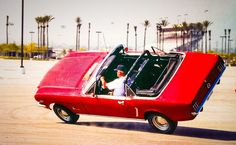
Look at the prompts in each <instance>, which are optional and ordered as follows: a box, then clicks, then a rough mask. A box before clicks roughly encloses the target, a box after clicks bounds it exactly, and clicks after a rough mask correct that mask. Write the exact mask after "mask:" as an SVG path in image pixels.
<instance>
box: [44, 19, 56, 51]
mask: <svg viewBox="0 0 236 145" xmlns="http://www.w3.org/2000/svg"><path fill="white" fill-rule="evenodd" d="M44 19H45V21H46V27H47V48H48V46H49V35H48V27H49V22H51V21H52V20H53V19H54V17H53V16H51V15H46V16H44Z"/></svg>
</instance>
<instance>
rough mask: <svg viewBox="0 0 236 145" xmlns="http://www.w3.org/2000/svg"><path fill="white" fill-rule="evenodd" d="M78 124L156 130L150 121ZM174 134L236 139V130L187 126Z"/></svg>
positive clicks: (178, 128)
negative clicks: (150, 124)
mask: <svg viewBox="0 0 236 145" xmlns="http://www.w3.org/2000/svg"><path fill="white" fill-rule="evenodd" d="M76 125H83V126H98V127H106V128H115V129H124V130H131V131H142V132H149V133H154V132H155V131H154V130H153V129H152V128H151V127H150V126H149V125H148V123H142V122H78V123H77V124H76ZM173 135H177V136H189V137H196V138H205V139H215V140H225V141H234V140H236V132H232V131H224V130H215V129H206V128H195V127H185V126H178V127H177V128H176V130H175V132H174V134H173Z"/></svg>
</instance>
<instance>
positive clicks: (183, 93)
mask: <svg viewBox="0 0 236 145" xmlns="http://www.w3.org/2000/svg"><path fill="white" fill-rule="evenodd" d="M223 64H224V63H223V61H222V59H221V58H220V57H219V56H217V55H213V54H208V55H205V54H202V53H191V52H188V53H186V56H185V58H184V60H183V62H182V64H181V66H180V67H179V69H178V71H177V72H176V74H174V77H173V78H172V80H171V81H170V83H169V84H168V85H167V87H166V89H164V90H163V92H162V93H161V95H160V98H159V99H160V100H168V102H169V103H178V104H186V105H189V106H192V107H193V104H195V102H197V106H196V107H195V108H196V109H194V110H195V111H196V112H199V109H201V108H199V107H200V106H202V105H203V104H204V102H205V101H206V99H207V98H208V97H209V94H210V92H211V91H212V89H213V87H214V86H215V84H216V81H217V80H218V79H219V78H220V76H221V74H222V73H223V68H224V65H223ZM218 68H221V69H218ZM207 84H208V85H210V87H209V88H207V89H202V88H205V86H206V85H207ZM203 90H204V91H203Z"/></svg>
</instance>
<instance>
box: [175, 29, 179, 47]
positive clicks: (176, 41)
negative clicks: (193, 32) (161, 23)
mask: <svg viewBox="0 0 236 145" xmlns="http://www.w3.org/2000/svg"><path fill="white" fill-rule="evenodd" d="M175 43H176V48H178V34H177V31H175Z"/></svg>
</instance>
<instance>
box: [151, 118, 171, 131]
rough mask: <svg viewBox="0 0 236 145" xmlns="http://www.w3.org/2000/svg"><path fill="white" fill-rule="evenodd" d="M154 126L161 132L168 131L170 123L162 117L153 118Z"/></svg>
mask: <svg viewBox="0 0 236 145" xmlns="http://www.w3.org/2000/svg"><path fill="white" fill-rule="evenodd" d="M152 122H153V125H154V126H155V127H156V128H158V129H159V130H162V131H166V130H168V128H169V126H170V125H169V123H168V121H167V120H166V119H165V118H163V117H161V116H154V117H153V118H152Z"/></svg>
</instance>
